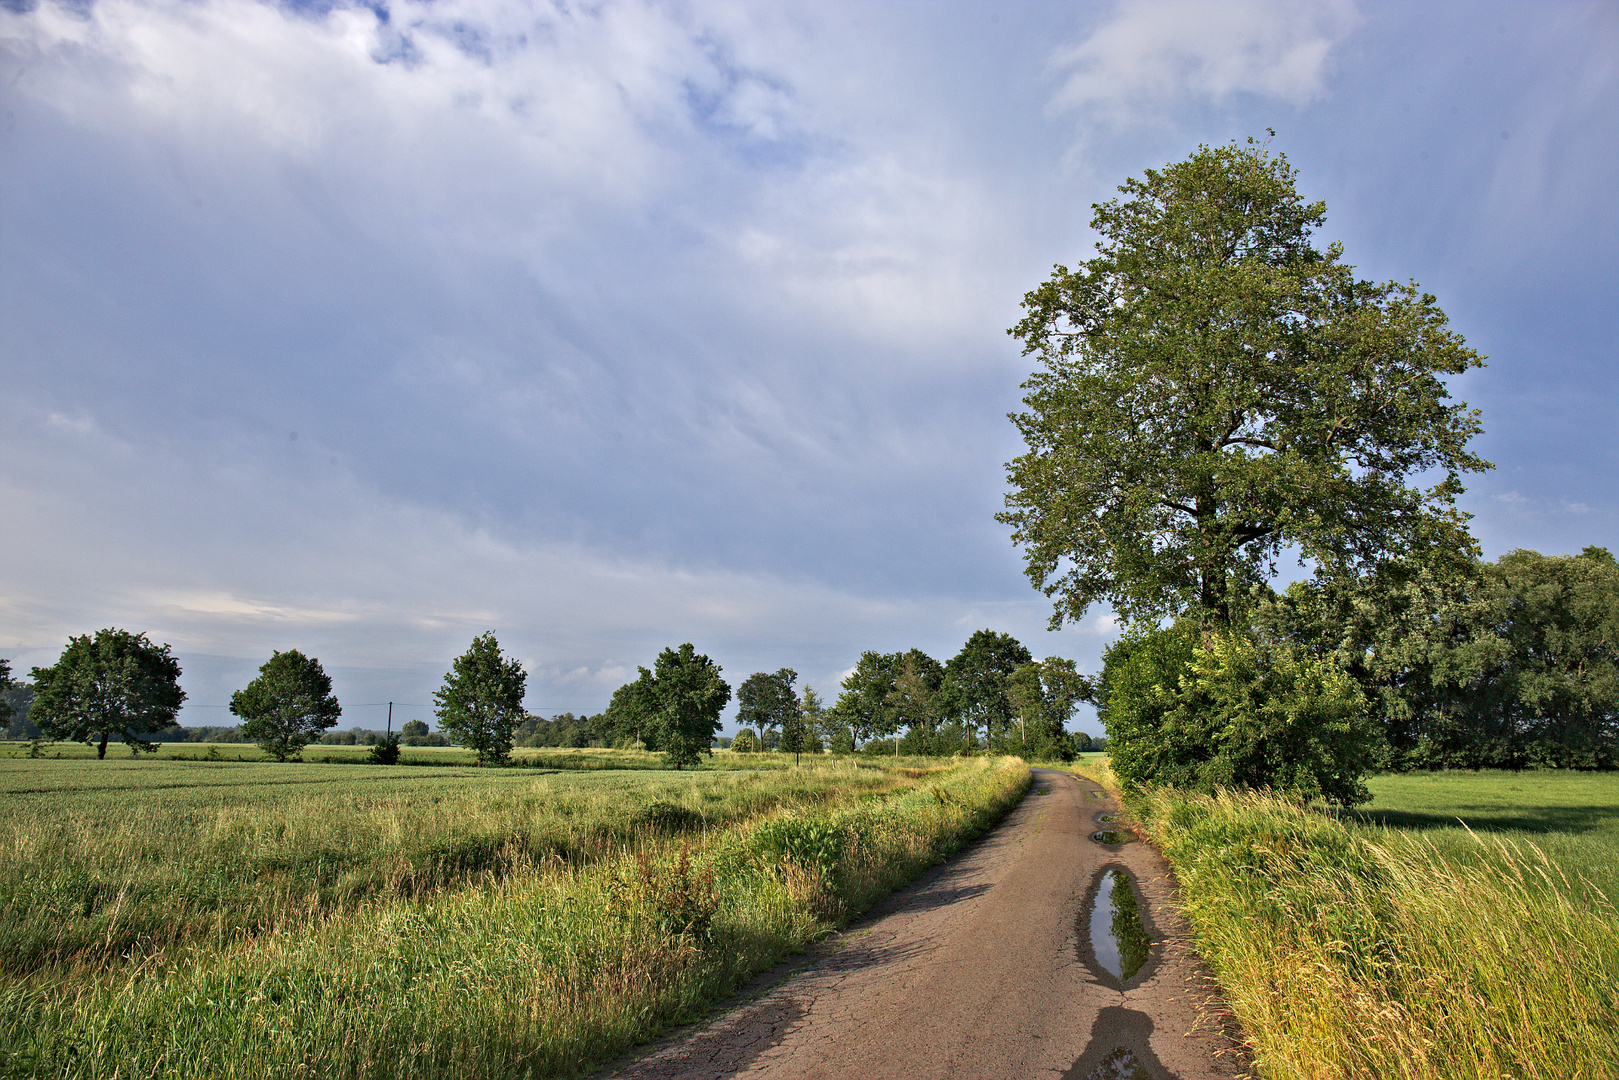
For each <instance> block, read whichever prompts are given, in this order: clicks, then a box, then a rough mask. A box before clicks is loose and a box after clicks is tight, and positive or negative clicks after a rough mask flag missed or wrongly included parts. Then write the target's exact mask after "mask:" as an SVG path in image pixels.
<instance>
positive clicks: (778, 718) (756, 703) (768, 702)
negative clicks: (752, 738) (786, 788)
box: [736, 668, 802, 753]
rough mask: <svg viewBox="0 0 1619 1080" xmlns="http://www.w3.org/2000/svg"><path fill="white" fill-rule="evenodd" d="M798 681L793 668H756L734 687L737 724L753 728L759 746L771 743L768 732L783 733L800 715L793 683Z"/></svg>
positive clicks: (796, 673)
mask: <svg viewBox="0 0 1619 1080" xmlns="http://www.w3.org/2000/svg"><path fill="white" fill-rule="evenodd" d="M797 680H798V672H796V671H794V670H793V669H792V668H782V669H781V670H780V671H776V672H765V671H756V672H754V673H753V674H752V675H749V676H748V677H747V678H746V679H744V680H742V685H741V686H739V687H737V690H736V720H737V723H739V724H741V725H742V726H743V727H751V728H753V729H754V730H756V731H757V732H758V733H759V741H760V743H761V744H762V745H764V746H769V745H770V742H771V740H770V737H769V735H768V734H767V732H770V731H775V732H777V733H778V734H781V733H784V732H786V730H787V727H788V725H790V724H792V723H793V722H794V721H795V720H797V719H798V718H799V711H798V695H797V692H796V691H794V690H793V683H795V682H796V681H797ZM782 749H787V748H786V747H783V748H782ZM799 752H800V753H801V752H802V751H799Z"/></svg>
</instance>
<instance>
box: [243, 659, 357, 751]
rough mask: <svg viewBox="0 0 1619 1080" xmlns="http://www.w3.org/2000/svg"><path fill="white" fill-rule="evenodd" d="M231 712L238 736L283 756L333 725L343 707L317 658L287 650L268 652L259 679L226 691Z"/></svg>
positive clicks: (301, 747)
mask: <svg viewBox="0 0 1619 1080" xmlns="http://www.w3.org/2000/svg"><path fill="white" fill-rule="evenodd" d="M230 711H231V712H232V713H234V714H235V715H237V716H239V717H241V718H242V734H243V735H245V736H247V737H248V738H249V739H252V740H253V741H254V742H256V743H258V744H259V749H261V750H263V751H264V752H265V753H266V754H269V755H270V756H271V757H273V758H275V759H276V760H277V761H286V760H288V759H289V758H295V757H297V756H298V755H299V754H301V753H303V749H304V747H306V746H308V745H309V744H310V743H312V742H314V741H315V740H316V739H318V738H320V737H321V735H322V734H323V733H324V732H325V731H326V730H327V729H328V728H331V727H335V726H336V725H337V718H338V717H339V716H341V715H342V714H343V707H342V706H341V705H339V704H338V703H337V698H335V697H333V696H332V680H331V676H329V675H327V674H326V671H325V669H324V668H322V667H321V666H320V661H319V660H316V659H314V658H313V657H309V656H305V655H304V654H303V653H301V652H299V651H298V650H297V649H288V650H287V651H286V652H272V653H271V654H270V659H268V660H266V661H265V662H264V664H263V665H262V666H261V667H260V668H259V674H258V678H256V679H254V680H253V681H252V682H250V683H248V684H247V686H245V687H243V688H242V689H240V690H238V691H236V692H235V693H234V694H232V695H231V698H230Z"/></svg>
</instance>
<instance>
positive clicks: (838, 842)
mask: <svg viewBox="0 0 1619 1080" xmlns="http://www.w3.org/2000/svg"><path fill="white" fill-rule="evenodd" d="M849 836H850V830H849V828H848V826H847V825H844V824H840V823H838V822H835V821H833V820H832V819H830V818H828V817H824V816H820V815H805V816H786V817H778V818H772V819H771V820H769V821H767V822H765V823H764V824H763V825H761V826H759V828H758V829H756V830H754V833H753V836H752V838H751V842H752V845H753V850H754V852H755V854H756V855H757V857H758V859H759V861H760V863H761V864H762V865H764V866H765V867H768V868H775V867H778V866H780V865H781V864H783V863H787V862H791V863H796V864H797V865H798V866H800V867H801V868H803V869H806V870H814V871H818V872H820V873H822V874H824V875H825V876H827V877H828V878H832V877H835V876H836V875H837V872H838V867H839V864H840V863H841V862H842V860H843V850H844V845H845V844H846V843H847V842H848V840H849Z"/></svg>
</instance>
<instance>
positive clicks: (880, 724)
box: [832, 650, 903, 739]
mask: <svg viewBox="0 0 1619 1080" xmlns="http://www.w3.org/2000/svg"><path fill="white" fill-rule="evenodd" d="M902 658H903V654H901V653H880V652H873V651H871V650H867V651H866V652H863V653H861V654H860V659H859V660H858V661H856V663H855V666H854V670H853V671H851V672H850V673H849V674H848V675H847V676H845V677H844V680H843V682H842V684H841V686H842V692H841V693H840V694H838V700H837V703H836V704H835V705H833V706H832V713H833V717H834V719H835V720H836V721H837V722H838V723H841V724H844V725H847V726H848V727H850V728H852V729H853V731H854V734H855V736H856V737H857V738H861V739H870V738H873V737H883V736H888V735H894V734H895V733H897V732H898V731H899V717H898V716H897V715H896V714H895V711H894V701H893V691H894V679H895V678H896V677H897V676H898V674H899V672H898V670H897V669H898V668H899V666H900V664H901V663H902V662H903V659H902Z"/></svg>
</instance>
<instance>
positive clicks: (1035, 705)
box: [1006, 656, 1092, 760]
mask: <svg viewBox="0 0 1619 1080" xmlns="http://www.w3.org/2000/svg"><path fill="white" fill-rule="evenodd" d="M1091 693H1092V690H1091V684H1090V682H1089V680H1087V679H1086V678H1085V677H1084V676H1083V675H1081V674H1080V673H1079V672H1078V671H1077V670H1076V669H1075V667H1074V662H1073V661H1072V660H1069V659H1066V658H1064V657H1060V656H1051V657H1047V658H1046V659H1044V660H1041V661H1039V662H1034V661H1031V662H1029V663H1027V664H1024V665H1023V666H1021V667H1019V668H1018V669H1017V670H1016V671H1014V672H1012V676H1011V678H1009V679H1008V680H1007V683H1006V695H1007V699H1008V700H1009V701H1010V702H1011V703H1012V709H1013V711H1014V712H1015V713H1016V715H1017V718H1018V738H1019V741H1020V742H1021V743H1022V748H1021V751H1020V752H1021V753H1022V754H1023V756H1024V757H1029V758H1036V759H1041V758H1062V759H1064V760H1067V759H1069V758H1071V757H1072V756H1073V753H1074V749H1075V748H1074V745H1073V742H1072V741H1071V740H1070V739H1069V738H1068V732H1067V725H1068V721H1069V719H1070V718H1072V717H1073V715H1074V709H1075V708H1076V707H1077V706H1078V705H1079V703H1080V702H1081V701H1085V700H1088V699H1089V698H1090V697H1091ZM1087 739H1088V737H1087Z"/></svg>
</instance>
